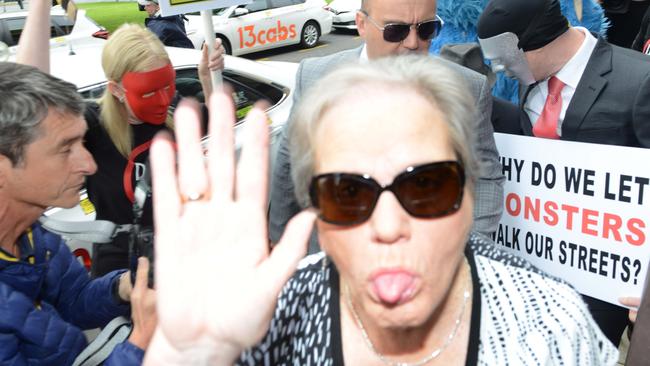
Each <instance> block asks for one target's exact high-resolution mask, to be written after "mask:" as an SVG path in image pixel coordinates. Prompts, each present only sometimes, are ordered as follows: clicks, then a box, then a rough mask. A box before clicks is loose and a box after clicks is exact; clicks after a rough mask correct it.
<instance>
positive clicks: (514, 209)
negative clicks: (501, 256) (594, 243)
mask: <svg viewBox="0 0 650 366" xmlns="http://www.w3.org/2000/svg"><path fill="white" fill-rule="evenodd" d="M522 198H523V199H522ZM505 208H506V212H507V214H508V215H510V216H512V217H518V216H521V217H522V219H524V220H527V221H533V222H540V221H543V222H544V223H545V224H546V225H548V226H557V225H558V224H559V225H560V227H562V228H563V229H566V230H571V231H576V232H580V233H581V234H584V235H590V236H595V237H600V238H604V239H610V240H611V239H614V240H615V241H617V242H626V243H628V244H630V245H634V246H641V245H644V244H645V240H646V234H647V233H646V223H645V221H643V220H642V219H640V218H638V217H629V218H626V217H621V215H618V214H614V213H611V212H603V211H599V210H593V209H588V208H584V207H578V206H573V205H567V204H558V203H557V202H554V201H544V200H542V199H539V198H531V197H528V196H523V197H521V196H519V195H518V194H516V193H509V194H507V195H506V200H505Z"/></svg>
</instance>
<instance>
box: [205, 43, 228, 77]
mask: <svg viewBox="0 0 650 366" xmlns="http://www.w3.org/2000/svg"><path fill="white" fill-rule="evenodd" d="M224 53H225V50H224V48H223V46H222V45H221V39H220V38H217V39H216V40H215V42H214V52H212V54H211V55H210V62H209V63H208V68H209V69H210V70H211V71H215V70H223V67H224V59H223V55H224Z"/></svg>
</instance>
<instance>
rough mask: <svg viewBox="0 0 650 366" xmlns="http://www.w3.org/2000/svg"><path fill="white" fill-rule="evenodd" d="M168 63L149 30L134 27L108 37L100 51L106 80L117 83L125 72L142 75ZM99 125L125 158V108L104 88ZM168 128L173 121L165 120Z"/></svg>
mask: <svg viewBox="0 0 650 366" xmlns="http://www.w3.org/2000/svg"><path fill="white" fill-rule="evenodd" d="M160 61H165V62H169V63H171V61H170V60H169V55H167V51H165V46H164V45H163V44H162V42H161V41H160V40H159V39H158V37H157V36H156V35H155V34H153V33H152V32H151V31H149V30H148V29H146V28H144V27H142V26H140V25H136V24H124V25H122V26H120V27H119V28H118V29H117V30H116V31H115V33H113V34H111V36H110V37H109V38H108V41H106V44H105V45H104V50H103V51H102V68H103V69H104V74H105V75H106V79H107V80H109V81H114V82H116V83H120V82H121V81H122V77H123V76H124V74H126V73H127V72H144V71H148V70H150V69H151V68H152V67H153V66H154V65H155V64H156V63H159V62H160ZM99 104H100V106H101V108H100V109H101V123H102V125H103V126H104V128H105V129H106V132H107V133H108V136H109V137H110V139H111V141H112V142H113V145H115V147H116V148H117V150H118V151H119V152H120V154H122V155H124V157H128V156H129V154H130V153H131V148H132V146H131V145H132V144H133V130H132V127H131V125H130V124H129V122H128V118H129V116H128V111H127V109H126V105H125V103H123V102H120V101H119V100H118V99H117V97H115V96H114V95H113V94H112V93H111V92H110V90H109V88H106V90H105V91H104V95H102V97H101V98H100V99H99ZM165 124H166V125H167V127H169V128H173V118H172V117H171V115H170V116H168V117H167V121H166V122H165Z"/></svg>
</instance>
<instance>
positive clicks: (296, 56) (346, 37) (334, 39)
mask: <svg viewBox="0 0 650 366" xmlns="http://www.w3.org/2000/svg"><path fill="white" fill-rule="evenodd" d="M361 43H363V41H362V40H361V38H360V37H359V35H358V34H357V32H356V31H347V30H346V31H332V33H330V34H326V35H324V36H322V37H321V39H320V40H319V42H318V45H317V46H316V47H314V48H309V49H303V48H301V47H300V45H294V46H287V47H281V48H276V49H272V50H268V51H261V52H255V53H249V54H247V55H242V56H241V57H244V58H247V59H250V60H257V61H288V62H300V60H302V59H303V58H307V57H320V56H326V55H329V54H332V53H336V52H338V51H342V50H347V49H350V48H355V47H358V46H359V45H361Z"/></svg>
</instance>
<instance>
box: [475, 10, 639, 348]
mask: <svg viewBox="0 0 650 366" xmlns="http://www.w3.org/2000/svg"><path fill="white" fill-rule="evenodd" d="M478 37H479V43H480V44H481V48H482V50H483V53H484V55H485V57H486V58H488V59H490V60H491V61H492V67H493V69H494V70H495V71H506V73H509V74H510V75H513V76H515V77H517V78H518V79H519V80H520V81H521V83H522V84H523V85H527V86H528V87H527V88H526V90H525V92H524V93H523V95H522V98H521V103H520V106H521V108H522V109H523V112H524V113H521V116H522V117H521V120H520V123H519V126H516V127H517V129H516V130H518V131H519V133H520V134H523V135H528V136H536V137H542V138H551V139H562V140H570V141H581V142H591V143H600V144H609V145H621V146H635V147H649V146H650V124H648V123H647V121H648V120H650V103H648V100H650V62H648V59H647V57H646V56H644V55H642V54H640V53H638V52H635V51H632V50H629V49H623V48H620V47H617V46H614V45H611V44H609V43H608V42H606V41H605V40H604V39H602V38H600V37H598V38H597V37H595V36H594V35H592V34H591V33H589V32H588V31H587V30H586V29H584V28H580V27H570V26H569V25H568V22H567V20H566V18H565V17H564V16H563V15H562V14H561V12H560V5H559V3H558V1H557V0H527V1H520V0H492V1H490V2H489V4H488V5H487V7H486V8H485V11H484V12H483V13H482V14H481V17H480V19H479V23H478ZM584 298H585V301H586V302H587V304H588V305H589V308H590V311H591V313H592V315H593V316H594V318H595V320H596V322H597V323H598V325H599V326H600V327H601V329H602V330H603V332H604V333H605V334H606V335H607V337H608V338H609V339H610V340H611V341H612V342H613V343H614V344H616V345H618V344H619V342H620V337H621V334H622V332H623V330H624V329H625V326H626V324H627V310H626V309H625V308H623V307H620V306H616V305H613V304H609V303H606V302H603V301H600V300H597V299H595V298H591V297H588V296H584Z"/></svg>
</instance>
